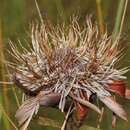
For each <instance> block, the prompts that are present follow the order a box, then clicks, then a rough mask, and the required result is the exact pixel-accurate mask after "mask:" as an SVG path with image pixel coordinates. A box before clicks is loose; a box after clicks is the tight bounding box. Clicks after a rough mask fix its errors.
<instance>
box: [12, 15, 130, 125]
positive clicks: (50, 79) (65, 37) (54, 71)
mask: <svg viewBox="0 0 130 130" xmlns="http://www.w3.org/2000/svg"><path fill="white" fill-rule="evenodd" d="M31 46H32V47H31V48H30V49H29V50H27V49H26V48H24V47H23V46H22V49H23V52H22V53H21V52H19V51H18V49H17V48H16V47H15V46H14V45H13V43H11V48H12V52H13V53H12V55H13V57H14V58H15V59H16V60H17V64H13V63H12V64H10V66H11V67H12V68H13V73H12V79H13V81H14V82H15V83H16V84H17V86H18V87H20V88H21V89H22V90H24V92H25V93H26V95H28V96H29V99H28V100H27V101H25V103H23V105H22V106H21V107H20V109H19V110H18V111H17V114H16V117H17V118H18V121H19V123H20V125H21V124H24V127H26V126H27V125H28V123H29V121H30V119H31V118H32V115H33V114H34V113H37V110H38V108H39V106H40V105H43V106H53V105H55V104H58V105H59V109H60V110H61V111H64V108H65V106H66V102H67V97H70V98H71V99H72V100H71V102H73V103H74V107H76V110H77V115H78V119H79V120H81V119H82V118H83V117H84V116H85V115H86V114H87V112H88V108H91V109H93V110H95V111H97V112H98V113H99V114H100V113H101V111H100V109H99V108H98V107H97V106H95V105H94V103H93V98H92V96H93V95H95V96H96V98H98V99H99V100H100V101H101V102H103V103H104V104H105V105H106V106H107V107H109V108H110V109H111V110H112V111H113V112H114V113H115V114H116V115H117V116H119V117H121V118H122V119H124V120H127V116H126V113H125V111H124V109H123V108H122V106H121V105H119V104H118V103H116V102H115V101H114V99H113V98H112V94H111V92H115V93H117V94H119V95H121V96H125V93H126V88H125V83H124V80H126V76H124V74H125V73H126V72H127V71H128V68H127V67H126V68H122V69H117V67H116V63H117V62H118V61H119V58H120V56H121V55H122V53H121V50H119V48H118V46H115V47H114V48H113V46H112V39H111V36H108V35H107V32H106V33H105V34H103V35H100V34H99V29H98V27H97V25H93V24H92V22H91V19H90V18H89V17H87V20H86V23H85V24H84V26H83V27H80V25H79V24H78V20H77V19H76V18H73V19H72V21H71V23H70V24H69V25H68V26H67V27H66V26H64V25H61V26H56V27H52V26H50V27H48V26H47V25H46V24H42V25H40V26H36V27H35V26H32V33H31ZM127 93H129V92H128V90H127ZM127 95H128V94H127ZM29 108H30V109H29ZM23 113H24V114H23ZM25 113H26V114H25ZM27 122H28V123H27ZM25 124H26V125H25Z"/></svg>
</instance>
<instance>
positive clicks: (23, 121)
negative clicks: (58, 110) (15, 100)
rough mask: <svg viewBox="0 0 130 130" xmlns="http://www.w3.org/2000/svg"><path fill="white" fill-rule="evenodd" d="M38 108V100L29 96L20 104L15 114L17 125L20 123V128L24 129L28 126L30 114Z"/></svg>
mask: <svg viewBox="0 0 130 130" xmlns="http://www.w3.org/2000/svg"><path fill="white" fill-rule="evenodd" d="M38 109H39V102H38V100H37V98H30V99H28V100H27V101H25V102H24V103H23V104H22V105H21V107H20V108H19V109H18V111H17V112H16V115H15V116H16V118H17V120H18V123H19V125H20V126H21V125H22V127H21V130H25V129H26V128H27V127H28V125H29V123H30V121H31V119H32V116H33V115H34V114H36V113H37V112H38Z"/></svg>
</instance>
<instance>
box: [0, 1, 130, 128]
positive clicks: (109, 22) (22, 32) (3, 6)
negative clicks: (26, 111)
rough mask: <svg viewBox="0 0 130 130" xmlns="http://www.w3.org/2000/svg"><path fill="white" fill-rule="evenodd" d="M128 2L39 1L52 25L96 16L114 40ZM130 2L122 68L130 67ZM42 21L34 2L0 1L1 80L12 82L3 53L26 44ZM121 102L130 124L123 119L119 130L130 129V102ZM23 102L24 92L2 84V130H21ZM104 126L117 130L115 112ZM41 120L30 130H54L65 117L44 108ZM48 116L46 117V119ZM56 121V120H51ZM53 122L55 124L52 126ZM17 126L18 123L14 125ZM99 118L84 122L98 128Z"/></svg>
mask: <svg viewBox="0 0 130 130" xmlns="http://www.w3.org/2000/svg"><path fill="white" fill-rule="evenodd" d="M123 1H125V0H38V3H39V8H40V10H41V13H42V15H43V17H46V16H47V17H48V18H49V19H50V21H52V23H54V24H56V23H57V21H60V20H61V21H66V22H67V21H68V19H69V17H70V16H72V15H73V14H78V15H79V16H80V17H81V20H80V21H81V23H82V21H83V20H84V18H85V16H86V15H88V14H92V15H93V18H94V19H96V20H97V24H98V25H99V28H100V31H101V33H103V32H104V26H105V28H106V27H107V29H108V33H110V34H111V33H112V32H114V34H113V37H115V36H116V35H117V32H119V27H120V22H121V17H120V15H121V14H122V10H123V8H124V2H123ZM129 12H130V1H129V2H128V7H127V11H126V15H125V20H124V25H123V30H122V35H121V36H122V38H123V39H124V43H123V46H124V47H125V48H126V50H125V57H124V58H123V59H122V61H121V62H120V63H119V66H130V13H129ZM37 20H39V16H38V13H37V10H36V6H35V1H34V0H0V81H8V77H7V69H6V66H5V65H4V64H3V61H4V59H5V58H7V57H8V55H7V54H4V55H3V53H4V52H5V50H6V49H7V48H8V40H9V39H11V40H12V41H14V44H17V42H16V41H17V39H20V40H21V41H23V44H25V46H26V42H25V41H24V39H26V38H28V33H27V30H29V25H30V24H29V23H31V22H32V21H36V22H37ZM127 76H128V82H127V84H128V86H130V72H129V73H128V74H127ZM117 100H119V102H121V103H122V104H123V105H124V108H125V109H126V111H127V112H128V117H129V122H128V123H126V122H124V121H122V120H121V119H118V121H117V127H116V129H117V130H122V129H125V130H130V109H129V108H130V101H128V100H124V99H121V98H118V99H117ZM20 102H21V92H20V91H19V90H17V88H15V87H13V86H12V85H2V84H1V85H0V130H14V129H16V130H18V129H17V128H16V127H17V126H18V125H17V121H16V119H15V117H14V116H15V112H16V110H17V108H18V106H19V104H20ZM105 112H106V113H105V114H104V116H103V121H102V123H101V128H102V129H103V130H114V129H113V128H112V127H111V115H112V114H111V112H110V111H109V110H108V109H106V110H105ZM39 115H40V118H39V119H37V117H36V118H35V119H34V121H33V122H32V123H31V125H30V128H29V129H28V130H35V129H37V130H43V129H44V130H52V129H54V130H55V129H56V130H57V128H52V127H50V126H49V125H51V126H59V124H56V123H55V122H53V120H54V121H59V122H60V123H62V121H63V115H62V114H61V113H60V112H59V111H57V110H54V109H51V108H49V110H48V108H42V109H41V110H40V113H39ZM43 117H44V118H43ZM50 119H53V120H50ZM50 121H52V122H51V124H50V123H49V122H50ZM13 122H14V123H15V124H14V123H13ZM97 122H98V116H97V115H96V114H95V113H94V112H92V113H91V115H89V116H88V117H87V119H86V121H85V122H84V123H85V124H87V125H90V126H94V127H96V126H97Z"/></svg>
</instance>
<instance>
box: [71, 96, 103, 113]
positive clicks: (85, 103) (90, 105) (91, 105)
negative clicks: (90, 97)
mask: <svg viewBox="0 0 130 130" xmlns="http://www.w3.org/2000/svg"><path fill="white" fill-rule="evenodd" d="M71 97H72V98H73V99H74V100H76V101H77V102H79V103H81V104H82V105H84V106H86V107H89V108H91V109H92V110H94V111H96V112H97V113H99V114H101V111H100V109H99V108H98V107H97V106H95V105H94V104H92V103H90V102H89V101H87V100H83V99H81V98H77V97H75V96H74V95H71Z"/></svg>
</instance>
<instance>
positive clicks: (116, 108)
mask: <svg viewBox="0 0 130 130" xmlns="http://www.w3.org/2000/svg"><path fill="white" fill-rule="evenodd" d="M99 99H100V100H101V101H102V102H103V103H104V104H105V105H106V106H107V107H108V108H109V109H110V110H112V111H113V112H114V113H115V114H116V115H117V116H119V117H120V118H122V119H123V120H125V121H128V120H127V114H126V112H125V111H124V109H123V108H122V106H121V105H120V104H118V103H117V102H115V101H114V99H113V98H112V97H99Z"/></svg>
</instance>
